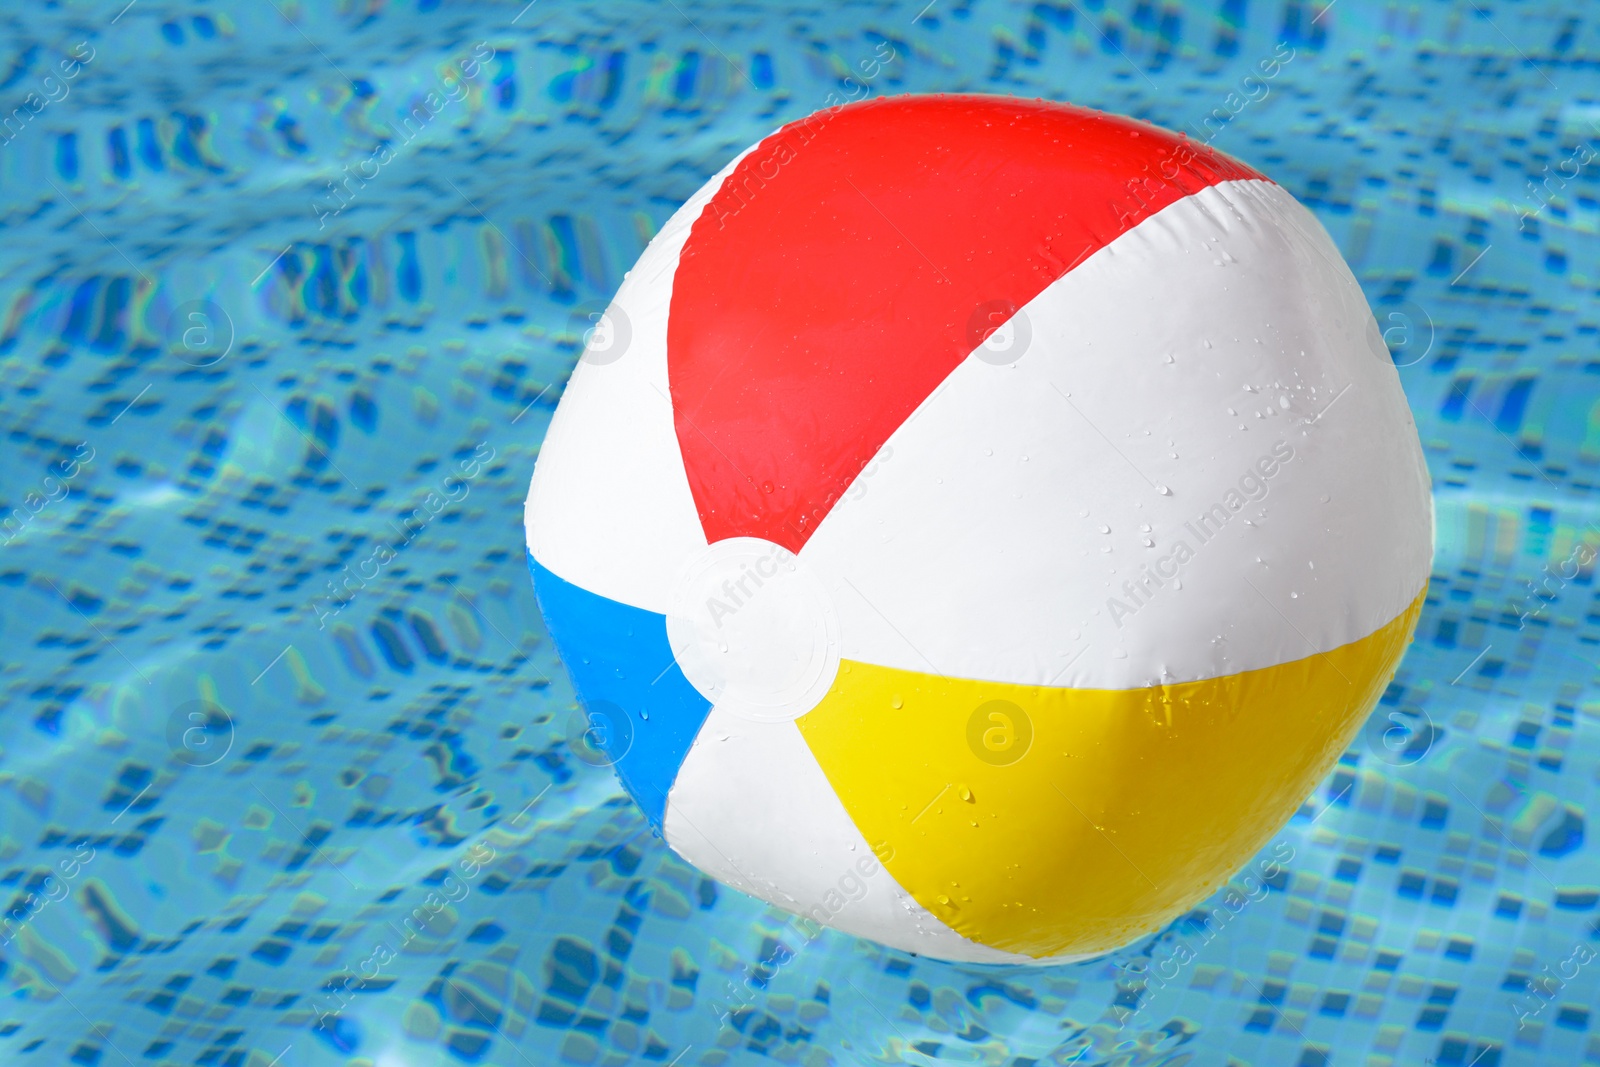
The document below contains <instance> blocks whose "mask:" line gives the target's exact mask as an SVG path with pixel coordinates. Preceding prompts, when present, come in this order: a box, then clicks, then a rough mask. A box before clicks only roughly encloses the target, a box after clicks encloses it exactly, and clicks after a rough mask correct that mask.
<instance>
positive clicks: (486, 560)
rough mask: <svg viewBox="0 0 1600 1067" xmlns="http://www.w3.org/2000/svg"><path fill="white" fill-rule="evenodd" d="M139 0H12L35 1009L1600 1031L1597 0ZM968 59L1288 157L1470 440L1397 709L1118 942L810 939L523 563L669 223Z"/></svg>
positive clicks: (1324, 1063) (3, 150)
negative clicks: (589, 339)
mask: <svg viewBox="0 0 1600 1067" xmlns="http://www.w3.org/2000/svg"><path fill="white" fill-rule="evenodd" d="M123 3H124V0H112V2H110V3H104V4H102V3H98V2H96V3H87V2H81V3H80V2H64V3H59V4H52V5H22V4H14V5H11V6H10V7H8V8H6V9H5V10H3V11H0V25H3V26H4V30H3V32H0V72H3V73H0V432H3V433H4V435H5V439H4V447H5V453H4V458H5V462H4V463H3V464H0V590H3V598H0V628H3V633H0V637H3V640H0V889H3V891H4V892H3V894H0V900H4V901H5V904H4V907H5V908H6V910H5V911H4V913H3V915H0V919H3V921H0V990H3V991H4V994H5V996H4V999H3V1000H0V1062H4V1063H6V1064H12V1063H15V1064H49V1065H57V1064H81V1065H86V1067H95V1065H101V1067H110V1065H130V1064H145V1063H149V1064H201V1065H208V1067H210V1065H216V1067H269V1065H282V1067H302V1065H318V1067H320V1065H335V1064H337V1065H350V1067H356V1065H365V1067H397V1065H427V1064H456V1063H465V1064H480V1063H481V1064H495V1065H501V1067H513V1065H517V1064H522V1065H528V1067H534V1065H537V1067H546V1065H556V1064H579V1065H602V1067H620V1065H622V1064H631V1063H642V1064H661V1065H691V1064H694V1065H705V1067H720V1065H725V1064H757V1063H763V1062H768V1061H777V1062H779V1063H784V1064H799V1065H803V1067H824V1065H828V1064H837V1065H855V1064H880V1063H881V1064H890V1063H910V1064H919V1065H932V1064H944V1063H952V1064H980V1063H981V1064H986V1065H994V1067H1002V1065H1003V1067H1046V1065H1050V1067H1066V1065H1078V1067H1089V1065H1092V1064H1093V1065H1111V1064H1117V1065H1155V1064H1164V1065H1168V1067H1178V1065H1182V1064H1192V1065H1193V1067H1245V1065H1250V1067H1269V1065H1271V1067H1277V1065H1282V1067H1328V1065H1337V1067H1355V1065H1366V1067H1386V1065H1391V1064H1392V1065H1405V1067H1411V1065H1418V1064H1440V1065H1454V1067H1512V1065H1531V1064H1560V1065H1569V1064H1573V1065H1575V1064H1584V1063H1589V1064H1596V1063H1600V1035H1597V1034H1596V1023H1595V1019H1594V1017H1593V1016H1594V1013H1595V1012H1596V1010H1600V1000H1597V991H1600V962H1597V961H1596V960H1595V958H1594V957H1595V955H1596V954H1597V953H1600V945H1597V944H1596V942H1597V940H1600V927H1597V922H1596V919H1597V905H1600V864H1597V862H1596V859H1595V853H1594V846H1593V843H1592V842H1591V841H1590V840H1589V827H1588V821H1587V820H1588V817H1589V814H1590V813H1591V812H1592V811H1593V809H1594V806H1595V802H1596V797H1597V790H1600V783H1597V767H1600V761H1597V755H1600V742H1597V739H1596V734H1597V731H1600V678H1597V675H1596V667H1595V663H1596V655H1597V651H1600V607H1597V606H1596V605H1595V599H1596V594H1595V589H1594V557H1595V551H1596V548H1597V546H1600V527H1597V525H1596V523H1597V520H1600V500H1597V496H1596V494H1597V485H1600V312H1597V309H1596V305H1595V293H1596V289H1597V286H1600V246H1597V242H1596V232H1597V228H1600V202H1597V196H1600V194H1597V183H1596V177H1597V175H1600V166H1596V165H1595V158H1594V157H1595V155H1596V153H1597V151H1600V149H1597V147H1596V144H1597V140H1596V139H1597V136H1600V24H1597V16H1600V8H1597V7H1596V6H1595V5H1594V4H1593V3H1568V4H1536V3H1529V2H1520V3H1517V2H1507V0H1453V2H1446V0H1416V2H1411V0H1404V2H1399V0H1396V2H1389V0H1335V2H1334V3H1331V4H1329V3H1320V2H1305V0H1207V2H1206V3H1203V4H1191V5H1179V4H1175V3H1170V2H1162V3H1157V2H1154V0H1081V2H1075V0H1065V2H1059V3H1052V2H1043V0H1041V2H1032V3H1030V2H1003V0H934V2H932V3H926V5H925V6H924V4H925V0H913V2H912V3H910V4H898V3H877V2H873V3H863V2H857V3H838V4H831V5H823V6H811V7H808V6H803V5H790V6H783V5H780V4H777V3H763V4H744V5H722V4H710V3H704V2H700V0H666V2H665V3H659V4H657V3H651V4H646V3H640V2H635V0H602V2H599V3H594V4H588V5H580V4H567V3H556V2H553V0H541V2H538V3H531V4H527V6H523V2H522V0H515V2H511V3H501V4H489V3H481V2H480V3H474V2H470V0H464V2H459V3H456V2H451V3H441V2H438V0H418V2H411V3H405V4H399V3H385V2H384V0H329V2H327V3H306V2H300V0H267V2H265V3H251V4H244V3H229V4H221V3H208V2H202V0H191V2H181V3H180V2H163V0H136V2H135V3H132V4H128V5H127V6H126V7H124V6H123ZM885 56H889V57H891V58H888V59H887V60H885V59H884V57H885ZM940 90H944V91H986V92H1007V93H1014V94H1019V95H1024V96H1042V97H1048V98H1051V99H1061V100H1071V101H1074V102H1077V103H1081V104H1088V105H1092V106H1096V107H1101V108H1105V109H1108V110H1113V111H1118V112H1124V113H1128V114H1132V115H1136V116H1139V117H1142V118H1147V119H1149V120H1151V121H1154V122H1157V123H1160V124H1162V125H1165V126H1169V127H1171V128H1173V129H1180V130H1185V131H1187V132H1188V133H1189V134H1190V136H1192V137H1196V138H1199V139H1203V140H1209V141H1210V142H1211V143H1213V144H1215V145H1217V146H1218V147H1219V148H1222V149H1223V150H1225V151H1228V152H1230V153H1232V154H1234V155H1237V156H1239V157H1240V158H1242V159H1244V160H1246V161H1248V162H1250V163H1251V164H1253V165H1255V166H1257V167H1258V168H1260V169H1262V170H1264V171H1265V172H1267V173H1269V174H1271V175H1272V176H1273V177H1275V178H1276V179H1277V180H1279V181H1280V182H1282V183H1283V184H1284V185H1285V186H1286V187H1287V188H1289V189H1290V190H1291V191H1292V192H1293V193H1295V195H1297V196H1298V197H1300V199H1302V200H1303V201H1304V202H1305V203H1306V204H1308V205H1309V206H1310V207H1311V208H1312V210H1314V211H1315V212H1316V213H1317V214H1318V216H1319V217H1320V218H1321V219H1322V221H1323V222H1324V224H1325V225H1326V226H1327V227H1328V229H1329V231H1330V232H1331V233H1332V234H1333V236H1334V238H1335V240H1336V241H1337V242H1338V243H1339V245H1340V246H1341V248H1342V249H1343V251H1344V253H1345V255H1346V257H1347V258H1348V259H1349V261H1350V263H1351V265H1352V267H1353V269H1354V270H1355V271H1356V273H1357V275H1358V277H1359V278H1360V279H1361V282H1362V284H1363V286H1364V287H1365V289H1366V292H1367V295H1368V298H1369V299H1370V301H1371V302H1372V305H1373V307H1374V310H1375V312H1376V314H1377V315H1378V318H1379V324H1380V327H1381V328H1382V329H1383V330H1384V333H1385V338H1386V340H1388V342H1389V344H1390V347H1391V350H1392V352H1393V355H1394V358H1395V361H1396V363H1397V364H1398V365H1399V366H1400V367H1401V371H1400V373H1401V376H1402V380H1403V382H1404V384H1405V388H1406V391H1407V394H1408V396H1409V397H1410V400H1411V403H1412V406H1413V409H1414V411H1415V413H1416V418H1417V423H1418V427H1419V430H1420V433H1421V436H1422V440H1423V443H1424V446H1425V448H1426V451H1427V455H1428V459H1429V463H1430V465H1431V468H1432V472H1433V478H1434V483H1435V490H1436V508H1437V515H1438V551H1437V560H1436V564H1435V573H1434V576H1433V584H1432V587H1431V591H1430V593H1429V595H1428V599H1427V607H1426V609H1425V612H1424V614H1423V618H1422V623H1421V626H1420V629H1419V631H1418V637H1417V641H1416V643H1415V644H1414V646H1413V647H1412V649H1411V650H1410V653H1409V654H1408V656H1407V658H1406V660H1405V662H1404V664H1403V666H1402V668H1401V670H1400V673H1399V675H1398V677H1397V678H1396V679H1395V682H1394V684H1393V685H1392V686H1391V687H1390V689H1389V690H1388V692H1387V694H1386V695H1385V696H1384V698H1383V702H1382V704H1381V705H1380V707H1379V708H1378V710H1377V712H1376V713H1375V715H1374V717H1373V720H1372V722H1371V723H1370V724H1369V726H1368V728H1367V730H1366V731H1365V733H1364V734H1363V736H1362V737H1361V738H1359V739H1358V741H1357V742H1356V744H1355V745H1354V746H1353V747H1352V748H1351V750H1350V751H1349V752H1348V753H1347V754H1346V755H1345V757H1344V759H1343V761H1342V763H1341V765H1340V766H1339V768H1338V769H1337V770H1336V772H1335V773H1334V774H1333V776H1332V777H1330V778H1329V780H1328V781H1327V782H1326V783H1324V784H1323V785H1322V786H1321V787H1320V788H1319V789H1318V791H1317V793H1316V794H1315V795H1314V796H1313V797H1311V798H1309V799H1308V800H1307V802H1306V804H1305V806H1304V808H1303V809H1302V810H1301V812H1300V813H1299V814H1298V815H1297V816H1296V817H1295V818H1294V820H1293V821H1292V822H1291V823H1290V825H1289V826H1288V827H1286V828H1285V829H1284V830H1283V832H1282V833H1280V834H1279V835H1278V836H1277V837H1276V838H1275V839H1274V841H1273V842H1272V843H1271V844H1270V845H1269V846H1268V847H1267V849H1265V850H1264V851H1263V853H1262V855H1261V856H1260V857H1259V858H1258V859H1257V861H1256V862H1255V863H1254V864H1252V866H1251V867H1250V868H1247V870H1246V871H1243V872H1241V874H1240V877H1239V879H1237V880H1236V882H1235V884H1234V886H1233V887H1232V888H1230V889H1228V890H1225V891H1223V892H1221V893H1219V894H1218V895H1217V896H1216V897H1215V898H1213V899H1212V900H1211V901H1209V902H1208V903H1207V904H1206V906H1204V907H1202V908H1198V909H1196V910H1195V911H1194V912H1192V913H1191V914H1189V915H1187V916H1185V917H1183V918H1182V919H1180V920H1178V921H1177V922H1176V923H1174V924H1173V925H1172V927H1171V928H1170V929H1168V930H1167V931H1165V932H1164V933H1162V934H1161V935H1160V936H1158V937H1155V938H1151V939H1149V940H1147V941H1146V942H1143V943H1141V944H1138V945H1135V946H1132V947H1130V948H1129V949H1128V950H1127V951H1126V952H1124V953H1121V954H1119V955H1117V956H1115V957H1113V958H1109V959H1106V960H1101V961H1096V962H1091V963H1084V964H1079V965H1074V966H1065V967H1056V968H1050V969H1043V970H1014V969H1006V968H993V967H974V966H953V965H947V964H941V963H936V962H930V961H927V960H922V959H917V958H913V957H909V956H905V955H903V954H900V953H896V952H891V951H886V950H884V949H882V948H880V947H877V946H875V945H872V944H869V943H864V942H858V941H855V940H853V939H850V938H846V937H843V936H839V935H836V934H833V933H831V932H824V933H822V934H821V935H820V936H817V937H814V938H813V937H810V936H808V935H807V932H806V931H804V930H802V929H800V928H798V927H797V926H796V925H795V924H793V923H792V922H790V921H788V920H787V919H786V918H785V916H783V915H782V914H780V913H778V912H775V911H772V910H769V909H767V908H765V907H764V906H762V905H760V904H759V903H757V902H754V901H752V900H750V899H748V898H745V897H743V896H741V895H739V894H738V893H736V892H733V891H731V890H727V889H724V888H720V887H718V886H716V885H715V884H713V883H711V882H709V881H708V880H706V879H705V878H703V877H701V876H700V875H699V874H698V873H696V872H695V871H694V870H692V869H691V868H689V867H688V866H686V865H685V864H683V863H682V862H680V861H679V860H677V859H676V858H675V857H674V856H672V855H671V853H670V852H668V851H667V850H666V849H665V848H664V847H663V845H662V843H661V842H660V840H659V839H658V838H656V837H655V836H654V835H653V834H652V833H651V831H650V829H649V826H648V824H647V823H646V821H645V819H644V817H643V815H642V814H641V813H640V812H639V811H638V810H637V809H636V808H635V807H634V806H633V805H632V803H631V802H629V801H627V800H626V799H625V798H624V797H623V796H622V795H621V793H620V790H619V789H618V786H617V784H616V781H615V778H614V777H613V775H612V773H611V772H610V770H609V769H607V768H606V767H605V766H604V762H605V761H604V758H603V754H597V753H596V752H595V751H594V750H593V749H591V748H587V747H585V745H584V742H583V738H582V730H583V726H582V720H581V717H580V718H578V719H576V720H575V719H574V715H575V710H574V702H573V694H572V688H571V684H570V682H569V680H568V677H567V674H566V672H565V669H564V668H563V666H562V665H561V664H560V663H559V662H557V660H556V659H555V657H554V655H553V653H552V651H551V646H550V642H549V640H548V638H547V635H546V633H545V631H544V628H543V624H542V623H541V621H540V619H539V614H538V611H537V608H536V605H535V602H534V598H533V593H532V590H531V588H530V586H529V582H528V580H527V574H526V570H525V567H524V553H523V547H522V531H521V501H522V498H523V495H524V492H525V488H526V485H527V480H528V477H529V473H530V471H531V468H532V465H533V462H534V459H535V457H536V455H537V452H538V446H539V440H540V437H541V435H542V433H543V431H544V428H545V426H546V425H547V423H548V420H549V417H550V414H551V412H552V410H553V408H554V406H555V403H556V401H557V400H558V399H559V397H560V395H561V389H562V383H563V381H564V380H565V378H566V376H567V374H568V372H569V371H570V369H571V367H572V365H573V363H574V361H575V359H576V356H577V350H578V343H579V337H580V333H581V331H582V330H583V329H584V328H585V327H586V326H587V325H588V316H589V314H590V313H591V311H593V310H594V309H595V308H597V307H598V306H602V305H603V303H604V302H605V301H606V300H607V298H608V297H609V296H610V294H611V293H612V292H613V291H614V289H615V287H616V285H617V284H618V282H619V280H620V278H621V275H622V272H623V271H624V270H625V269H627V268H628V267H629V265H630V264H631V263H632V261H633V259H634V258H635V257H636V256H637V255H638V253H639V251H640V250H641V249H642V248H643V246H644V243H645V242H646V241H647V240H648V239H649V238H650V236H651V235H652V234H653V233H654V231H655V229H656V228H657V227H659V226H660V225H661V223H662V222H663V221H664V220H665V219H666V218H667V216H668V215H669V214H670V213H671V212H672V211H673V209H674V208H675V207H676V206H677V205H678V204H679V203H681V202H682V201H683V200H684V199H685V198H687V197H688V196H689V194H690V193H692V192H693V191H694V190H695V189H696V188H697V187H698V186H699V185H700V184H701V183H702V182H703V181H704V180H705V179H706V178H707V177H708V176H710V175H711V174H712V173H714V172H715V171H716V170H717V169H718V168H720V167H721V166H722V165H723V164H724V163H726V162H727V160H728V159H730V158H731V157H732V156H733V155H734V154H735V153H736V152H737V151H738V150H739V149H741V148H742V147H744V146H745V145H747V144H748V143H750V142H752V141H754V140H755V139H757V138H758V137H760V136H761V135H763V134H764V133H766V132H767V131H768V130H770V129H771V128H773V127H774V126H776V125H778V124H780V123H781V122H784V121H788V120H790V119H794V118H798V117H800V116H802V115H804V114H806V113H808V112H810V111H812V110H814V109H816V108H818V107H821V106H823V105H824V104H826V103H829V102H832V101H836V100H839V99H847V98H851V97H859V96H861V95H864V94H868V93H871V94H880V93H896V92H905V91H940ZM830 94H831V95H830ZM575 722H576V723H577V725H576V726H575V725H574V723H575ZM868 891H869V892H870V891H871V889H870V886H869V888H868Z"/></svg>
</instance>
